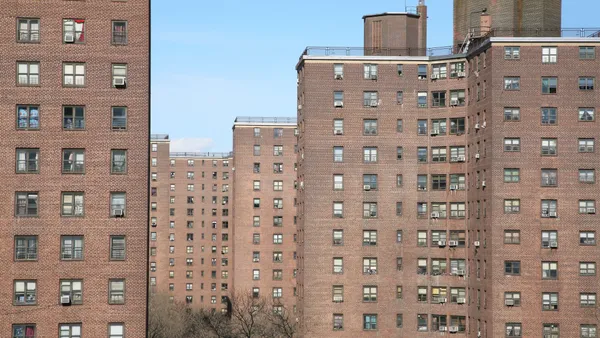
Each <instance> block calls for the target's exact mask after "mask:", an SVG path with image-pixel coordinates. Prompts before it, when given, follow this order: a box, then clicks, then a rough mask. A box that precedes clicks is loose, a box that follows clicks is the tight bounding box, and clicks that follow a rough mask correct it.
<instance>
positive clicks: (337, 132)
mask: <svg viewBox="0 0 600 338" xmlns="http://www.w3.org/2000/svg"><path fill="white" fill-rule="evenodd" d="M333 135H344V132H343V131H341V130H339V129H337V130H334V131H333Z"/></svg>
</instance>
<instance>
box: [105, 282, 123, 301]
mask: <svg viewBox="0 0 600 338" xmlns="http://www.w3.org/2000/svg"><path fill="white" fill-rule="evenodd" d="M108 303H109V304H125V280H124V279H111V280H110V281H109V282H108Z"/></svg>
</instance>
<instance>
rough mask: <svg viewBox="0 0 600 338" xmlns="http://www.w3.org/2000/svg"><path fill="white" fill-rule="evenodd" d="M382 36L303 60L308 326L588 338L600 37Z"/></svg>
mask: <svg viewBox="0 0 600 338" xmlns="http://www.w3.org/2000/svg"><path fill="white" fill-rule="evenodd" d="M394 15H398V14H397V13H396V14H394ZM381 17H382V19H381V20H382V21H384V22H383V24H382V26H385V25H386V23H385V20H386V19H387V18H388V16H387V15H382V16H381ZM369 24H372V23H369ZM582 32H583V31H582ZM567 33H568V32H563V34H565V35H568V34H567ZM491 35H492V36H493V34H491ZM588 35H589V34H583V35H582V36H588ZM386 47H387V46H385V45H383V46H382V48H381V50H373V49H372V47H368V48H367V49H365V50H363V49H359V50H354V49H350V48H340V49H336V48H334V47H332V48H327V49H319V48H308V49H307V50H305V52H304V53H303V55H302V56H301V58H300V61H299V63H298V65H297V71H298V103H297V104H298V128H299V138H298V147H299V157H298V182H299V185H298V187H299V190H298V207H297V208H298V279H297V283H298V299H297V302H298V316H299V317H300V320H301V321H300V324H301V333H302V336H303V337H317V336H327V337H348V336H353V337H375V336H380V337H394V336H408V335H415V334H416V335H419V336H423V337H434V336H439V335H440V334H444V333H446V334H447V333H452V334H455V335H457V336H467V337H488V338H497V337H559V335H560V336H561V337H597V331H596V330H597V325H598V324H599V323H598V316H597V313H598V305H597V301H596V297H597V293H598V292H599V291H600V290H599V286H600V283H599V280H598V276H597V273H596V264H597V263H598V261H597V258H598V257H599V256H600V249H599V247H598V246H597V240H596V232H597V230H596V228H597V225H598V224H599V222H598V215H597V214H596V201H595V199H596V197H597V196H598V195H600V188H599V187H598V184H597V183H596V181H597V180H596V179H595V174H596V170H597V168H596V167H597V165H598V159H597V157H596V156H594V154H595V138H596V136H597V135H598V134H599V133H600V127H599V126H598V124H597V123H596V120H595V110H596V109H598V107H599V106H600V100H599V98H598V94H597V91H598V88H596V87H595V79H597V78H599V77H600V73H599V72H600V71H599V70H598V69H599V68H598V56H597V51H598V47H600V39H599V38H594V37H579V38H568V37H531V38H515V37H506V38H502V37H489V36H487V37H483V38H480V39H477V40H474V41H473V43H472V44H471V45H470V49H469V50H468V52H467V53H464V54H455V53H454V54H453V53H452V49H451V48H449V49H447V52H446V53H445V55H444V53H443V51H442V50H441V49H429V50H423V51H422V53H420V54H421V55H424V56H399V55H405V54H403V53H399V54H392V53H389V52H388V51H389V50H391V49H386ZM338 51H339V52H341V53H337V52H338ZM396 52H397V50H394V53H396ZM353 53H356V55H354V54H353ZM365 54H369V55H365ZM406 54H408V52H407V53H406ZM432 54H434V55H432ZM340 55H341V56H340ZM409 55H414V54H412V52H411V54H409ZM559 146H560V149H558V147H559Z"/></svg>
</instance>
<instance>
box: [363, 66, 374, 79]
mask: <svg viewBox="0 0 600 338" xmlns="http://www.w3.org/2000/svg"><path fill="white" fill-rule="evenodd" d="M364 79H365V80H377V65H375V64H365V65H364Z"/></svg>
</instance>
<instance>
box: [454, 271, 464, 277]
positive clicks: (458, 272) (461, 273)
mask: <svg viewBox="0 0 600 338" xmlns="http://www.w3.org/2000/svg"><path fill="white" fill-rule="evenodd" d="M456 274H457V275H459V276H464V275H465V270H456Z"/></svg>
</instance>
